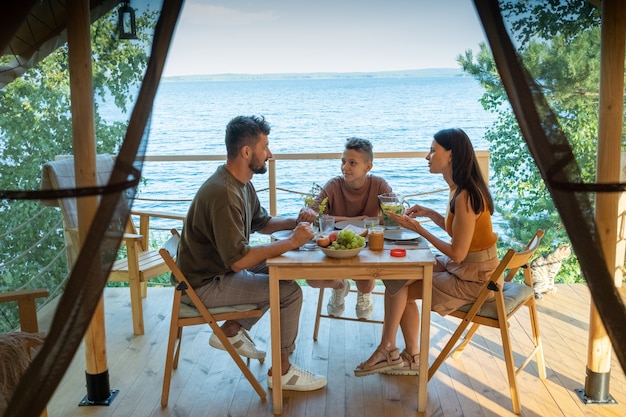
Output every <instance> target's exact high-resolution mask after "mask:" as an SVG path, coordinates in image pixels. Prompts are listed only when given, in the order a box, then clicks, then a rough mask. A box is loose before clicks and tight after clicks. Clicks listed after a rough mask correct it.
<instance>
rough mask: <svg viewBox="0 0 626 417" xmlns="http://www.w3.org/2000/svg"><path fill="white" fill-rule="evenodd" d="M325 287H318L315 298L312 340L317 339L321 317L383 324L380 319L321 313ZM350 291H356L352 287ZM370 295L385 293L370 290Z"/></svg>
mask: <svg viewBox="0 0 626 417" xmlns="http://www.w3.org/2000/svg"><path fill="white" fill-rule="evenodd" d="M325 289H326V288H320V293H319V297H318V299H317V309H316V311H315V326H313V340H315V341H317V335H318V334H319V329H320V320H321V319H322V318H326V319H336V320H350V321H360V322H367V323H378V324H383V321H382V320H373V319H359V318H356V317H350V316H339V317H337V316H329V315H328V314H322V306H323V305H324V290H325ZM350 292H351V293H357V292H358V291H357V290H355V289H352V287H350ZM372 295H385V293H384V292H380V291H372Z"/></svg>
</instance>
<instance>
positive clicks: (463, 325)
mask: <svg viewBox="0 0 626 417" xmlns="http://www.w3.org/2000/svg"><path fill="white" fill-rule="evenodd" d="M469 324H470V322H469V321H468V320H462V321H461V323H460V324H459V327H457V329H456V330H455V331H454V333H452V336H451V337H450V340H448V343H446V345H445V346H444V347H443V349H442V350H441V352H440V353H439V356H437V358H436V359H435V361H434V362H433V364H432V365H431V366H430V368H428V380H429V381H430V379H431V378H432V377H433V375H434V374H435V372H437V369H439V367H440V366H441V364H442V363H443V361H445V360H446V359H447V357H448V355H449V354H450V352H451V351H452V348H454V345H455V344H456V342H457V341H458V340H459V338H460V337H461V335H462V334H463V332H464V331H465V329H467V326H469Z"/></svg>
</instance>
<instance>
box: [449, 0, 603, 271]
mask: <svg viewBox="0 0 626 417" xmlns="http://www.w3.org/2000/svg"><path fill="white" fill-rule="evenodd" d="M500 7H501V10H502V13H503V17H504V19H505V22H506V23H507V25H508V30H509V33H510V36H511V38H512V39H513V41H514V43H515V44H516V45H518V53H519V55H520V57H521V59H522V62H523V63H524V65H525V67H526V68H527V70H528V71H529V72H530V74H531V75H532V76H533V78H534V79H535V80H536V82H537V83H538V84H539V85H540V86H541V88H542V90H543V93H544V95H545V97H546V99H547V101H548V103H549V104H550V107H551V108H552V110H553V111H554V112H555V114H556V115H557V117H558V119H559V123H560V124H561V127H562V128H563V130H564V132H565V134H566V135H567V137H568V138H569V141H570V145H571V146H572V148H573V150H574V154H575V155H576V157H577V161H578V163H579V165H580V167H581V170H582V174H583V178H584V180H585V181H586V182H594V181H595V174H596V172H595V167H596V143H597V123H598V98H599V94H598V89H599V74H600V71H599V68H600V13H599V10H598V9H597V8H595V7H594V6H593V5H592V4H590V3H588V2H584V1H580V0H549V1H538V0H532V1H518V0H506V1H501V2H500ZM457 60H458V62H459V63H460V65H461V67H462V68H463V71H464V72H466V73H468V74H470V75H471V76H473V77H474V78H475V79H476V80H478V81H479V82H480V83H481V85H482V86H483V87H484V89H485V93H484V94H483V96H482V98H481V103H482V105H483V107H484V108H485V109H486V110H488V111H491V112H493V113H495V114H497V119H496V121H495V122H494V124H493V125H492V126H491V127H490V128H489V129H488V131H487V133H486V139H487V140H488V141H489V143H490V144H491V145H490V146H491V164H492V168H493V179H494V183H495V187H494V196H495V199H496V203H497V204H498V210H499V211H500V212H501V213H502V214H503V217H504V218H505V219H506V220H507V222H508V223H509V226H510V227H509V228H508V235H507V236H503V237H502V239H503V241H504V245H503V246H510V245H511V244H513V243H514V242H528V240H529V239H530V238H531V236H532V234H533V233H534V231H535V230H537V229H539V228H541V229H544V230H545V231H546V236H545V237H544V239H543V242H542V247H541V248H540V250H539V253H540V254H545V253H547V252H550V251H552V250H554V249H555V248H556V247H557V246H558V244H559V243H567V242H569V238H568V236H567V233H566V231H565V229H564V227H563V225H562V222H561V219H560V216H559V214H558V212H557V210H556V208H555V207H554V204H553V202H552V198H551V196H550V194H549V192H548V190H547V188H546V186H545V184H544V182H543V180H542V178H541V174H540V173H539V171H538V169H537V167H536V165H535V163H534V161H533V159H532V156H531V155H530V153H529V152H528V148H527V147H526V143H525V142H524V139H523V137H522V135H521V132H520V130H519V126H518V124H517V121H516V119H515V116H514V114H513V112H512V109H511V108H510V106H509V104H508V101H507V96H506V93H505V91H504V88H503V86H502V82H501V80H500V77H499V76H498V73H497V70H496V66H495V63H494V60H493V56H492V54H491V52H490V51H489V49H488V47H487V46H486V45H485V44H481V45H480V49H479V51H478V52H477V54H476V55H474V53H473V52H472V51H466V52H465V54H464V55H461V56H459V57H458V58H457ZM558 279H559V280H561V281H564V282H575V281H578V280H580V278H579V267H578V263H577V261H576V259H575V257H572V258H570V259H569V260H568V261H566V262H564V266H563V268H562V269H561V272H560V274H559V278H558Z"/></svg>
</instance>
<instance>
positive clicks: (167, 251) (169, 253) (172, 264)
mask: <svg viewBox="0 0 626 417" xmlns="http://www.w3.org/2000/svg"><path fill="white" fill-rule="evenodd" d="M171 232H172V237H170V238H169V239H168V240H167V242H165V244H163V246H161V249H159V254H161V257H162V258H163V260H164V261H165V263H166V264H167V266H168V267H169V268H170V271H172V275H173V278H174V279H175V281H176V282H177V283H181V282H182V283H184V284H185V285H187V286H188V287H191V285H190V284H189V281H187V277H185V274H183V271H181V270H180V268H179V267H178V265H176V261H175V259H176V252H177V251H178V243H179V242H180V234H179V233H178V230H176V229H172V230H171ZM173 284H175V283H174V282H173Z"/></svg>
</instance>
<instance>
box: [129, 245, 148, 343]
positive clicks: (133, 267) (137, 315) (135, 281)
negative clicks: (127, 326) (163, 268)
mask: <svg viewBox="0 0 626 417" xmlns="http://www.w3.org/2000/svg"><path fill="white" fill-rule="evenodd" d="M126 251H127V255H128V286H129V287H130V308H131V313H132V316H133V332H134V333H135V334H136V335H141V334H144V328H143V306H142V301H141V284H142V282H141V277H140V276H139V260H138V258H137V256H138V255H137V250H136V248H135V245H128V246H127V248H126Z"/></svg>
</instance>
